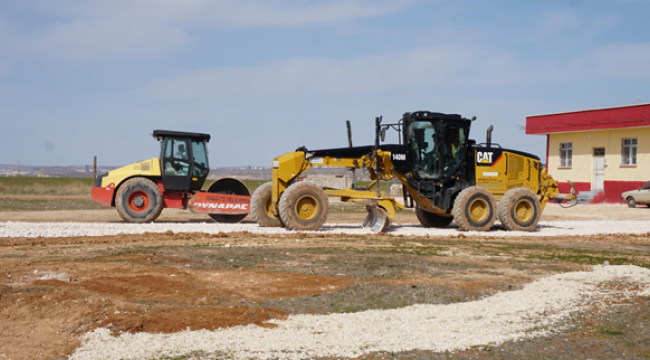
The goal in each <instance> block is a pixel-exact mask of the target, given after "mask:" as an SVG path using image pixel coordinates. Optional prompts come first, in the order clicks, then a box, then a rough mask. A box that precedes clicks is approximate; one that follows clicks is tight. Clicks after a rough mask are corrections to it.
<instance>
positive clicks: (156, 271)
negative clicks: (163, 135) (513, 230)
mask: <svg viewBox="0 0 650 360" xmlns="http://www.w3.org/2000/svg"><path fill="white" fill-rule="evenodd" d="M332 206H333V207H334V209H333V210H332V212H331V216H330V218H329V222H361V221H362V220H363V217H364V213H363V211H362V210H358V209H354V208H351V209H344V210H342V209H341V208H338V209H337V208H336V207H337V206H339V204H333V205H332ZM340 206H341V207H342V206H343V205H340ZM649 216H650V209H647V208H641V207H639V208H636V209H630V208H628V207H627V206H626V205H585V206H578V207H574V208H570V209H562V208H560V206H559V205H556V204H550V205H549V206H548V207H547V209H546V210H545V212H544V216H543V219H542V221H553V220H570V219H580V220H582V219H608V220H617V219H621V220H622V219H626V220H629V219H647V218H648V217H649ZM205 220H206V218H205V217H204V216H201V215H193V214H190V213H187V212H181V211H173V210H165V211H164V212H163V216H162V217H161V218H160V221H185V222H192V221H205ZM0 221H98V222H112V221H121V219H119V217H118V216H117V214H116V213H115V211H114V209H107V210H85V211H75V210H65V211H16V212H8V211H7V212H0ZM246 221H249V220H248V219H247V220H246ZM416 221H417V220H416V219H415V215H414V214H413V213H412V212H410V211H405V212H402V213H400V214H398V218H397V220H396V222H397V223H415V222H416ZM604 261H608V262H609V263H610V264H612V265H615V264H635V265H639V266H646V267H650V234H643V235H608V236H605V235H603V236H591V237H564V238H563V237H549V238H532V237H531V238H507V239H506V238H502V239H499V238H487V237H485V238H483V237H464V236H462V235H460V236H458V237H451V238H430V237H421V238H405V237H398V236H388V235H374V236H341V235H335V236H325V235H320V234H312V235H306V234H294V235H269V236H265V235H256V234H250V233H233V234H218V235H209V234H203V233H187V234H185V233H182V234H144V235H128V236H127V235H119V236H105V237H72V238H36V239H26V238H6V239H0V359H14V360H20V359H58V358H65V357H66V356H67V355H69V354H70V353H71V352H72V351H73V350H74V349H75V348H76V347H77V346H78V345H79V340H78V336H79V335H80V334H83V333H84V332H87V331H89V330H92V329H95V328H97V327H108V328H109V329H111V330H112V331H114V332H115V333H119V332H138V331H146V332H162V333H171V332H177V331H181V330H185V329H188V328H189V329H192V330H196V329H216V328H221V327H228V326H234V325H245V324H251V323H254V324H258V325H264V324H265V321H267V320H269V319H274V318H280V319H282V318H284V317H286V316H287V315H288V314H293V313H331V312H351V311H359V310H365V309H378V308H383V309H387V308H396V307H403V306H407V305H411V304H416V303H453V302H462V301H469V300H474V299H479V298H481V297H483V296H487V295H490V294H494V293H496V292H501V291H508V290H512V289H517V288H519V287H521V286H522V285H523V284H526V283H529V282H531V281H533V280H535V279H537V278H540V277H544V276H548V275H550V274H554V273H558V272H566V271H573V270H578V269H583V268H585V267H586V266H588V265H593V264H601V263H603V262H604ZM629 305H630V306H628V307H626V308H625V311H621V312H620V313H619V314H622V315H612V314H610V313H607V314H590V315H589V316H585V317H584V318H579V319H576V320H575V323H574V324H572V325H571V326H570V327H569V330H566V331H567V332H568V333H565V334H558V335H557V339H555V340H556V341H558V342H562V341H564V342H562V344H563V346H565V347H569V348H570V349H569V353H568V354H572V355H573V356H572V357H573V358H583V356H579V354H578V353H576V352H575V351H577V350H575V349H578V348H581V347H584V346H587V345H586V344H590V343H592V342H598V341H601V340H606V341H608V344H609V345H608V346H609V347H610V348H611V351H612V354H614V353H616V352H617V351H619V352H620V351H624V352H626V353H627V354H628V355H629V356H627V357H626V358H650V334H649V333H648V327H647V321H648V312H647V306H646V305H647V304H638V303H634V302H633V301H632V300H631V303H630V304H629ZM635 309H636V310H635ZM644 309H645V310H644ZM616 316H618V317H616ZM639 322H641V323H640V324H639ZM644 322H645V323H646V327H645V330H643V329H644V328H643V323H644ZM602 324H604V325H602ZM603 326H605V327H603ZM625 326H627V328H626V327H625ZM630 326H632V328H630ZM635 326H636V327H635ZM603 329H605V330H607V329H609V330H607V331H604V330H603ZM611 329H613V330H611ZM630 329H634V331H632V330H630ZM639 329H640V330H639ZM610 330H611V331H610ZM620 333H623V334H625V336H626V339H625V341H618V340H617V339H619V338H620V337H619V338H616V335H617V334H619V335H620ZM576 339H580V340H579V341H578V340H576ZM539 341H541V343H537V342H532V343H527V344H526V345H525V346H524V345H523V344H522V345H519V344H505V345H503V347H502V349H505V350H507V351H505V350H503V351H502V353H501V355H504V354H505V356H501V357H500V356H499V353H498V352H495V351H492V352H489V351H488V352H485V351H480V349H476V351H470V352H462V353H458V354H451V355H449V357H451V358H490V359H492V358H513V357H517V358H530V357H535V356H537V355H536V354H539V353H540V352H541V353H542V354H543V353H544V352H543V351H542V350H541V349H542V347H543V348H544V349H546V348H551V347H550V346H546V347H544V346H545V345H544V344H545V343H544V341H547V340H539ZM566 341H570V342H566ZM617 341H618V342H617ZM540 344H542V345H540ZM570 344H575V346H573V347H571V346H570ZM612 344H613V345H612ZM616 344H618V345H616ZM612 347H613V348H612ZM555 348H558V346H557V345H555ZM571 349H573V351H574V352H573V353H571ZM558 351H560V350H558ZM562 351H566V349H564V350H562ZM515 354H519V355H518V356H514V355H515ZM603 354H604V355H607V354H609V353H601V354H600V355H599V353H598V352H593V354H591V355H590V357H591V358H612V357H611V356H605V357H603V356H604V355H603ZM533 355H535V356H533ZM546 355H547V356H541V358H548V357H553V356H550V355H553V353H549V352H547V353H546ZM592 355H593V356H592ZM610 355H611V354H610ZM446 356H447V355H445V356H443V355H441V354H424V353H423V354H420V353H417V352H410V353H407V354H398V355H392V357H393V358H405V359H410V358H449V357H446ZM599 356H600V357H599ZM389 357H390V356H389ZM368 358H375V357H373V356H370V357H368ZM377 358H379V357H377ZM382 358H383V355H382ZM558 358H561V357H558ZM567 358H571V356H569V357H567Z"/></svg>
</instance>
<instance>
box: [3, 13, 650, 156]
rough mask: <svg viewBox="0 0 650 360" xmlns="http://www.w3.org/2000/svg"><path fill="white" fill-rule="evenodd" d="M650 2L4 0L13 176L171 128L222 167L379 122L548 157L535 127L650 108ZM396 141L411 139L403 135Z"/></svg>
mask: <svg viewBox="0 0 650 360" xmlns="http://www.w3.org/2000/svg"><path fill="white" fill-rule="evenodd" d="M648 14H650V1H647V0H646V1H644V0H636V1H635V0H619V1H614V0H611V1H599V0H589V1H587V0H562V1H560V0H555V1H553V0H550V1H515V0H512V1H499V0H493V1H480V0H476V1H462V0H454V1H451V0H450V1H433V0H432V1H424V0H421V1H418V0H400V1H397V0H395V1H393V0H332V1H324V0H313V1H307V0H214V1H209V0H178V1H170V0H111V1H67V0H58V1H46V0H43V1H31V0H21V1H9V0H0V124H1V126H0V164H16V162H17V161H20V163H21V164H25V165H84V164H91V163H92V156H93V155H97V156H98V162H99V164H101V165H126V164H128V163H132V162H135V161H139V160H143V159H146V158H150V157H155V156H157V155H158V151H159V150H158V149H159V148H158V143H157V142H156V141H155V140H154V139H153V138H152V137H151V136H150V134H151V132H152V131H153V130H154V129H170V130H181V131H195V132H206V133H210V134H211V135H212V137H213V140H212V141H211V142H210V145H209V148H210V162H211V166H213V167H220V166H238V165H254V166H255V165H270V164H271V161H272V158H273V157H274V156H277V155H280V154H282V153H285V152H289V151H293V150H294V149H296V148H297V147H299V146H302V145H305V146H306V147H307V148H308V149H318V148H328V147H342V146H347V139H346V132H345V120H351V121H352V128H353V138H354V143H355V145H365V144H371V143H372V141H373V128H374V117H375V116H378V115H383V117H384V119H385V121H390V122H395V121H397V120H398V119H399V118H400V117H401V114H402V113H404V112H408V111H416V110H431V111H436V112H444V113H458V114H461V115H463V116H466V117H471V116H477V121H476V122H474V125H473V127H472V132H471V135H472V136H471V137H472V138H475V139H477V140H479V141H482V140H484V138H485V130H486V129H487V127H488V126H489V125H491V124H493V125H494V127H495V130H494V133H493V141H495V142H498V143H500V144H501V145H502V146H504V147H510V148H514V149H518V150H522V151H528V152H531V153H534V154H537V155H539V156H540V157H541V156H542V155H544V153H545V145H546V143H545V137H543V136H532V135H525V132H524V130H523V128H524V126H525V117H526V116H527V115H534V114H544V113H554V112H564V111H572V110H575V109H577V108H580V109H586V108H597V107H605V106H621V105H629V104H635V103H636V102H637V98H639V100H640V102H641V103H650V22H649V21H648V20H647V19H648ZM387 140H390V141H396V136H392V137H391V136H389V137H387Z"/></svg>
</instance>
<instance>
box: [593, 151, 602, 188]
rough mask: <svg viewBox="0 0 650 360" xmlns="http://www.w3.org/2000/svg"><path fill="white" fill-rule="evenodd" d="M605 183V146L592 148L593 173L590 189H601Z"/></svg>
mask: <svg viewBox="0 0 650 360" xmlns="http://www.w3.org/2000/svg"><path fill="white" fill-rule="evenodd" d="M604 185H605V148H594V174H593V178H592V181H591V190H603V189H604Z"/></svg>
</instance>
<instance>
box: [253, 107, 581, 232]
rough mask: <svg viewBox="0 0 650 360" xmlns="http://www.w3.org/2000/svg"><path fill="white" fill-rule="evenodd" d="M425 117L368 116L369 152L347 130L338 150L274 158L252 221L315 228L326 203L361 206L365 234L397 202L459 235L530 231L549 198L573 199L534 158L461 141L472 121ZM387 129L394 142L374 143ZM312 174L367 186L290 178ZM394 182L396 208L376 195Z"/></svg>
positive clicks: (391, 213) (387, 217) (390, 216)
mask: <svg viewBox="0 0 650 360" xmlns="http://www.w3.org/2000/svg"><path fill="white" fill-rule="evenodd" d="M475 119H476V118H473V119H471V120H470V119H466V118H463V117H461V116H460V115H456V114H441V113H433V112H429V111H417V112H413V113H405V114H404V115H403V116H402V118H401V119H400V120H399V121H398V122H397V123H394V124H382V118H381V117H378V118H376V119H375V144H374V146H358V147H353V146H352V139H351V131H350V126H349V123H348V142H349V145H350V146H349V147H347V148H336V149H324V150H313V151H311V150H307V149H306V148H305V147H302V148H299V149H297V150H296V151H295V152H291V153H287V154H284V155H281V156H279V157H276V158H275V159H274V160H273V175H272V181H271V182H270V183H267V184H264V185H263V186H261V187H260V188H258V190H257V191H255V193H254V194H253V196H252V200H251V209H252V210H251V215H252V216H253V218H254V219H255V220H256V221H257V223H258V224H259V225H260V226H264V227H269V226H284V227H286V228H287V229H291V230H316V229H318V228H319V227H320V226H321V225H323V223H324V222H325V221H326V220H327V214H328V201H327V197H328V196H329V197H339V198H340V199H341V200H342V201H350V202H358V203H363V204H365V205H366V210H367V217H366V220H365V221H364V223H363V226H364V227H367V228H370V229H371V230H372V231H374V232H381V231H384V230H386V229H387V228H388V226H389V225H390V224H391V223H392V222H393V221H394V219H395V211H396V210H402V209H404V205H408V206H409V207H415V210H416V215H417V218H418V220H419V221H420V223H421V224H422V226H425V227H438V228H442V227H447V226H448V225H449V224H450V223H451V222H452V221H453V222H455V223H456V225H457V226H458V227H459V228H460V229H461V230H464V231H485V230H488V229H490V228H491V227H492V225H493V224H494V222H495V221H496V220H497V219H498V220H499V221H500V222H501V224H503V226H504V227H505V228H506V229H507V230H520V231H531V230H533V229H535V227H536V226H537V223H538V222H539V219H540V217H541V213H542V211H543V209H544V207H545V206H546V204H547V203H548V201H549V200H562V201H569V202H571V201H575V189H573V186H572V191H571V193H570V194H561V193H560V190H559V187H558V185H557V183H556V182H555V180H554V179H553V177H551V176H550V175H549V174H547V173H546V169H545V168H544V167H542V164H541V162H540V159H539V158H538V157H537V156H535V155H532V154H528V153H524V152H521V151H517V150H509V149H504V148H502V147H501V146H500V145H498V144H493V143H492V141H491V132H492V126H490V128H489V129H488V132H487V139H486V142H485V143H481V144H477V143H476V141H474V140H470V139H469V138H468V137H469V130H470V126H471V123H472V122H473V121H474V120H475ZM388 129H394V130H397V131H398V133H399V137H400V142H399V144H381V142H383V141H384V138H385V134H386V131H387V130H388ZM312 167H343V168H347V169H350V170H352V171H353V175H354V170H355V169H364V170H365V171H366V172H367V173H368V175H369V176H370V179H371V180H372V182H371V183H370V185H369V186H368V187H367V188H363V189H362V188H358V187H356V179H355V180H354V181H353V186H352V187H350V188H346V189H342V190H335V189H322V188H319V187H318V186H316V185H315V184H312V183H309V182H304V181H298V178H299V176H300V175H302V174H304V173H305V171H307V170H308V169H310V168H312ZM391 180H397V181H399V182H400V183H402V185H403V189H404V201H403V203H404V205H402V204H401V203H399V202H397V201H396V200H395V198H393V197H392V196H389V195H387V194H385V193H384V192H382V191H380V190H379V189H380V182H382V181H391Z"/></svg>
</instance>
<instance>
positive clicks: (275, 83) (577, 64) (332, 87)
mask: <svg viewBox="0 0 650 360" xmlns="http://www.w3.org/2000/svg"><path fill="white" fill-rule="evenodd" d="M647 64H650V43H641V44H633V45H613V46H605V47H599V48H595V49H593V50H591V51H589V52H588V53H585V54H581V55H579V56H577V57H575V58H573V59H569V60H555V61H551V60H548V61H537V62H524V61H521V60H519V59H518V58H517V57H516V56H514V55H513V54H510V53H507V52H500V51H497V50H494V49H491V48H487V47H483V46H472V45H465V44H455V45H443V46H437V47H427V48H416V49H411V50H408V51H401V52H399V53H389V54H381V55H375V56H366V57H359V58H351V59H336V58H295V59H287V60H282V61H277V62H273V63H268V64H262V65H256V66H233V67H216V68H207V69H202V70H198V71H195V72H190V73H185V74H179V75H177V76H174V77H169V78H162V79H158V80H155V81H154V82H153V83H152V84H151V85H150V86H148V87H146V88H144V89H142V90H140V93H145V94H148V95H151V96H153V97H161V98H166V99H174V100H179V101H184V100H193V99H198V100H210V99H214V98H215V97H216V96H222V97H223V96H226V97H227V96H234V97H249V96H286V95H292V94H333V95H346V94H362V93H379V92H383V91H387V90H394V89H401V88H406V87H414V86H433V87H437V88H443V89H444V88H450V89H454V91H457V90H458V88H463V87H477V86H479V87H501V86H512V85H526V86H532V85H535V84H549V83H557V84H564V83H567V82H571V81H599V80H606V79H612V78H613V79H640V78H643V79H650V68H648V66H647Z"/></svg>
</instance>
